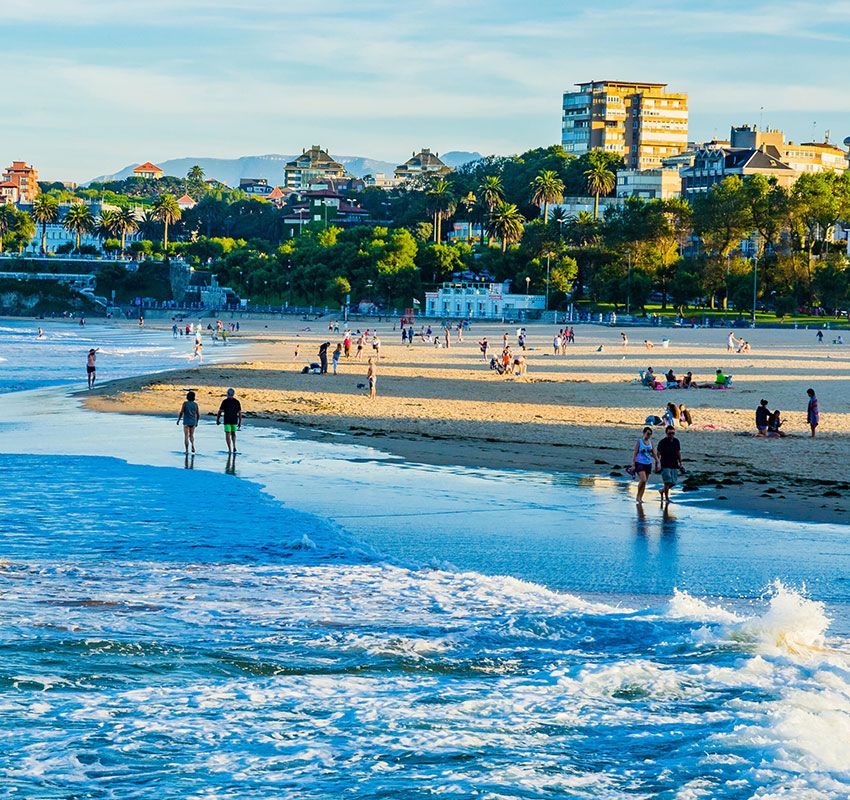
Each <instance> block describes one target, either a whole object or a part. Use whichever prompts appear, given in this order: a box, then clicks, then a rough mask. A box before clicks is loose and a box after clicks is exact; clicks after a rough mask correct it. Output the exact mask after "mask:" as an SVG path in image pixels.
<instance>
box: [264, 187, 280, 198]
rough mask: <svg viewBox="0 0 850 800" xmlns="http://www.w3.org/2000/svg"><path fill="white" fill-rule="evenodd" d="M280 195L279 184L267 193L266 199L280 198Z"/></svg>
mask: <svg viewBox="0 0 850 800" xmlns="http://www.w3.org/2000/svg"><path fill="white" fill-rule="evenodd" d="M281 197H283V192H282V191H281V190H280V186H275V187H274V189H272V191H271V193H270V194H269V196H268V197H267V198H266V199H267V200H280V198H281Z"/></svg>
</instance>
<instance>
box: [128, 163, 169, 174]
mask: <svg viewBox="0 0 850 800" xmlns="http://www.w3.org/2000/svg"><path fill="white" fill-rule="evenodd" d="M133 172H162V170H161V169H160V168H159V167H158V166H157V165H156V164H151V162H150V161H146V162H145V163H144V164H139V166H138V167H136V168H135V169H134V170H133Z"/></svg>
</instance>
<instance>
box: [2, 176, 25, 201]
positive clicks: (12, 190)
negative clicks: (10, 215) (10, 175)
mask: <svg viewBox="0 0 850 800" xmlns="http://www.w3.org/2000/svg"><path fill="white" fill-rule="evenodd" d="M20 197H21V193H20V192H19V191H18V187H17V186H16V185H15V184H14V183H12V181H0V206H3V205H7V206H14V205H17V203H18V200H20Z"/></svg>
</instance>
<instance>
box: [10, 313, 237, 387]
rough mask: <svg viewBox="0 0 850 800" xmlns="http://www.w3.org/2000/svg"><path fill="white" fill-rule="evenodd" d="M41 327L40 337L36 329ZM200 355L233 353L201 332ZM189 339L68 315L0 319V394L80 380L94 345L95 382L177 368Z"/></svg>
mask: <svg viewBox="0 0 850 800" xmlns="http://www.w3.org/2000/svg"><path fill="white" fill-rule="evenodd" d="M39 327H41V328H42V336H41V337H39V336H38V329H39ZM204 342H205V345H204V350H205V351H206V352H205V353H204V359H205V361H208V362H211V361H216V360H219V361H220V360H223V358H224V357H225V356H231V357H233V356H234V355H237V354H238V353H239V352H240V350H241V348H240V345H239V344H238V340H237V342H236V343H232V344H231V345H228V346H227V347H226V348H225V347H223V346H222V347H219V346H215V345H213V343H212V342H211V341H210V340H209V338H208V337H207V335H206V332H204ZM193 344H194V339H193V337H191V336H188V337H187V336H183V337H178V338H176V339H175V338H174V337H173V336H172V334H171V331H167V332H165V331H161V330H152V329H148V330H143V331H139V330H137V329H135V328H133V327H130V326H127V325H120V326H119V325H118V324H116V323H109V322H103V321H95V322H91V323H88V324H86V325H85V326H81V325H79V324H78V323H75V322H72V321H69V320H52V319H43V320H10V319H4V320H0V394H4V393H6V392H19V391H23V390H27V389H36V388H38V387H40V386H56V385H62V384H66V385H72V384H75V383H81V384H82V385H83V387H85V384H86V354H87V353H88V351H89V348H91V347H95V348H99V352H98V354H97V376H98V380H99V381H100V382H103V381H108V380H113V379H115V378H127V377H130V376H132V375H141V374H146V373H149V372H161V371H163V370H167V369H178V368H179V367H185V366H187V365H189V364H191V363H193V362H192V348H193Z"/></svg>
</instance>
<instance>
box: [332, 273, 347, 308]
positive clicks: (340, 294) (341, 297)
mask: <svg viewBox="0 0 850 800" xmlns="http://www.w3.org/2000/svg"><path fill="white" fill-rule="evenodd" d="M330 290H331V292H332V293H333V295H334V297H335V298H336V299H337V300H338V301H339V304H340V305H343V304H344V303H345V298H346V297H347V296H348V295H349V294H351V283H350V281H349V280H348V278H345V277H343V276H342V275H337V276H336V277H335V278H334V279H333V280H332V281H331V285H330Z"/></svg>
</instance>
